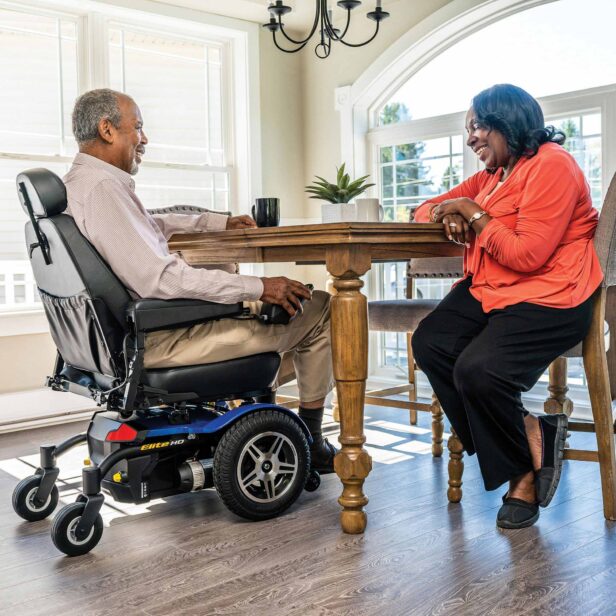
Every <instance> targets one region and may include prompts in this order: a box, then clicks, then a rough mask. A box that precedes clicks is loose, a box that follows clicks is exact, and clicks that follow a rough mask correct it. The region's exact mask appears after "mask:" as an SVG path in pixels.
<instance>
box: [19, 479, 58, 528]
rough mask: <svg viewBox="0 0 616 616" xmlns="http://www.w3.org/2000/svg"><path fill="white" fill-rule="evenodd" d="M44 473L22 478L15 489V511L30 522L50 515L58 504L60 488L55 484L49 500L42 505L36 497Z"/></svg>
mask: <svg viewBox="0 0 616 616" xmlns="http://www.w3.org/2000/svg"><path fill="white" fill-rule="evenodd" d="M42 478H43V477H42V475H31V476H30V477H26V478H25V479H22V480H21V481H20V482H19V483H18V484H17V485H16V486H15V490H13V509H14V510H15V513H16V514H17V515H18V516H20V517H22V518H23V519H24V520H28V522H38V521H39V520H44V519H45V518H46V517H47V516H48V515H50V514H51V513H52V512H53V510H54V509H55V508H56V506H57V505H58V488H57V487H56V486H55V485H54V487H53V488H52V489H51V493H50V494H49V496H48V497H47V501H46V502H44V503H43V504H42V505H38V504H37V503H35V501H34V498H35V497H36V493H37V492H38V489H39V486H40V485H41V479H42Z"/></svg>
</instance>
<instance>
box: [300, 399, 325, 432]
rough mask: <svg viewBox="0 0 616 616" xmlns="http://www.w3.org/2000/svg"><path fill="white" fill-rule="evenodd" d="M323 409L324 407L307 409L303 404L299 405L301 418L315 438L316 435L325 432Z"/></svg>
mask: <svg viewBox="0 0 616 616" xmlns="http://www.w3.org/2000/svg"><path fill="white" fill-rule="evenodd" d="M323 410H324V409H323V407H321V408H318V409H305V408H304V407H303V406H300V407H299V418H300V419H301V420H302V421H303V422H304V423H305V424H306V427H307V428H308V431H309V432H310V434H311V435H312V437H313V438H314V437H315V436H322V434H323V432H322V431H321V424H322V423H323Z"/></svg>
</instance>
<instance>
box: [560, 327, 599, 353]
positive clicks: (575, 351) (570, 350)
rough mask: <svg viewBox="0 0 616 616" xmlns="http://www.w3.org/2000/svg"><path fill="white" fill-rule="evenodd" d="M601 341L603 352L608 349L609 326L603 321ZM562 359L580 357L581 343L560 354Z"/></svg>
mask: <svg viewBox="0 0 616 616" xmlns="http://www.w3.org/2000/svg"><path fill="white" fill-rule="evenodd" d="M603 339H604V340H605V350H606V351H609V348H610V326H609V324H608V322H607V321H603ZM562 357H582V342H578V344H576V345H575V346H574V347H573V348H572V349H569V350H568V351H567V352H566V353H563V354H562Z"/></svg>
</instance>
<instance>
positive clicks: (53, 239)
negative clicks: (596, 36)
mask: <svg viewBox="0 0 616 616" xmlns="http://www.w3.org/2000/svg"><path fill="white" fill-rule="evenodd" d="M73 132H74V134H75V138H76V140H77V143H78V145H79V153H78V154H77V155H76V157H75V160H74V162H73V166H72V167H71V169H70V171H69V172H68V174H67V175H66V176H65V178H64V183H62V181H61V180H60V179H59V178H58V177H57V176H55V175H54V174H53V173H51V172H49V171H47V170H46V169H33V170H29V171H25V172H23V173H21V174H19V175H18V177H17V186H18V193H19V197H20V201H21V204H22V207H23V208H24V210H25V211H26V212H27V214H28V216H29V218H30V222H28V223H27V225H26V242H27V244H28V246H29V256H30V261H31V264H32V268H33V271H34V275H35V279H36V282H37V287H38V289H39V293H40V296H41V301H42V302H43V305H44V308H45V312H46V316H47V319H48V321H49V324H50V331H51V334H52V337H53V339H54V342H55V343H56V346H57V347H58V359H57V362H56V366H55V369H54V375H53V376H52V377H50V378H49V379H48V386H50V387H52V388H53V389H57V390H59V391H73V392H75V393H79V394H82V395H86V396H90V397H92V398H94V399H95V400H96V402H97V404H99V405H101V406H103V405H106V410H104V411H99V412H97V413H96V414H95V415H94V417H93V418H92V421H91V423H90V427H89V428H88V431H87V433H84V434H79V435H76V436H74V437H71V438H69V439H68V440H67V441H65V442H63V443H61V444H59V445H57V446H55V445H44V446H42V447H41V466H40V467H39V468H38V469H37V471H36V473H35V474H34V475H33V476H31V477H27V478H26V479H24V480H22V481H21V482H20V483H19V484H18V485H17V487H16V488H15V491H14V493H13V507H14V509H15V511H16V512H17V513H18V514H19V515H20V516H21V517H22V518H24V519H26V520H29V521H34V520H41V519H44V518H45V517H47V516H48V515H50V514H51V513H52V512H53V510H54V509H55V507H56V505H57V503H58V489H57V487H56V485H55V482H56V479H57V477H58V473H59V470H58V468H57V466H56V459H57V457H58V456H60V455H62V454H63V453H65V452H66V451H67V450H68V449H70V448H71V447H74V446H75V445H77V444H79V443H82V442H84V441H85V442H87V444H88V449H89V453H90V458H91V461H92V464H90V463H89V462H88V464H90V466H88V465H86V467H85V468H84V469H83V493H82V494H80V495H79V496H78V498H77V502H76V503H73V504H72V505H67V506H66V507H64V509H62V510H61V511H60V512H59V513H58V514H57V515H56V516H55V518H54V524H53V527H52V538H53V540H54V543H55V544H56V546H57V547H58V548H59V549H60V550H62V551H63V552H65V553H66V554H68V555H73V556H75V555H79V554H84V553H86V552H88V551H89V550H91V549H92V548H93V547H94V546H95V545H96V544H97V543H98V541H99V540H100V537H101V535H102V527H103V523H102V519H101V516H100V513H99V512H100V509H101V506H102V503H103V496H102V494H101V488H105V489H107V490H108V491H109V492H111V493H112V494H113V496H114V498H116V499H117V500H120V501H124V502H137V503H139V502H147V501H149V500H150V498H154V497H164V496H167V495H171V494H177V493H179V492H187V491H195V490H199V489H202V488H204V487H212V486H215V487H216V489H217V491H218V492H219V494H220V496H221V498H222V499H223V501H224V502H225V504H226V505H227V507H228V508H229V509H230V510H232V511H234V512H235V513H237V514H238V515H240V516H243V517H246V518H249V519H267V518H268V517H272V516H274V515H278V514H279V513H281V512H282V511H284V510H285V509H286V508H287V507H289V506H290V505H291V504H292V503H293V502H294V501H295V500H296V499H297V498H298V496H299V494H300V493H301V491H302V490H303V489H304V487H305V488H306V489H307V490H311V489H316V487H318V481H319V480H318V472H332V471H333V459H334V456H335V454H336V449H335V448H334V447H333V445H331V444H330V443H329V442H328V441H327V439H326V438H324V437H323V435H322V431H321V423H322V419H323V406H324V401H325V397H326V395H327V394H328V393H329V391H331V389H332V387H333V378H332V362H331V350H330V321H329V295H328V294H327V293H323V292H318V291H315V292H314V293H311V289H310V288H309V287H307V286H306V285H303V284H301V283H300V282H297V281H295V280H290V279H288V278H286V277H276V278H267V277H263V278H258V277H255V276H243V275H239V274H236V273H231V272H228V271H224V270H223V269H218V270H212V269H201V268H194V267H191V266H189V265H188V264H186V263H185V262H184V261H183V260H182V259H181V258H180V257H179V256H178V255H175V254H170V252H169V249H168V245H167V239H168V238H169V237H170V236H171V235H173V234H174V233H178V232H191V231H192V232H194V231H208V230H221V229H225V228H231V229H234V228H235V229H237V228H245V227H252V226H254V221H253V220H252V219H251V218H250V217H248V216H238V217H232V216H231V217H229V216H227V215H224V214H217V213H213V212H207V211H201V213H196V214H186V213H178V212H171V213H154V214H150V213H149V212H148V211H147V210H146V209H145V208H144V206H143V204H142V203H141V201H140V200H139V198H138V197H137V195H136V194H135V184H134V181H133V179H132V176H133V175H135V174H136V173H137V171H138V168H139V164H140V162H141V158H142V156H143V155H144V153H145V146H146V145H147V143H148V140H147V137H146V136H145V133H144V131H143V121H142V118H141V113H140V111H139V108H138V107H137V105H136V104H135V102H134V101H133V100H132V99H131V98H130V97H128V96H126V95H124V94H121V93H118V92H114V91H112V90H108V89H102V90H93V91H91V92H87V93H86V94H84V95H82V96H81V97H80V98H79V99H78V100H77V102H76V104H75V109H74V112H73ZM181 209H183V210H186V209H192V210H194V209H198V208H186V207H183V208H181ZM67 214H68V215H67ZM222 250H224V245H222V246H221V251H222ZM272 305H273V306H280V307H282V309H283V310H282V311H279V314H280V313H282V314H283V315H288V317H287V318H286V322H285V319H280V318H279V319H275V320H273V319H270V321H272V320H273V321H274V324H270V323H266V322H265V320H264V319H263V318H260V316H262V315H261V312H262V308H263V306H268V307H269V308H271V307H272ZM281 357H282V362H281ZM281 365H282V367H281ZM291 366H292V367H291ZM290 374H294V375H295V376H296V377H297V380H298V387H299V394H300V409H299V418H300V419H301V420H302V421H298V419H297V416H296V415H295V414H293V413H292V412H291V411H289V410H288V409H285V408H284V407H280V406H277V405H275V397H274V394H273V392H274V390H275V386H276V379H277V380H278V382H284V381H285V380H288V379H289V375H290ZM230 399H241V400H243V403H242V405H241V406H240V407H238V408H235V409H229V406H228V405H227V404H226V402H225V400H230ZM309 471H310V473H309Z"/></svg>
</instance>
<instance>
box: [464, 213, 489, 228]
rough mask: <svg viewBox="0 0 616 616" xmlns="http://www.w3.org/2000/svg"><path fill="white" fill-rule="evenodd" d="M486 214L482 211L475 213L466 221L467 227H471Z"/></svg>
mask: <svg viewBox="0 0 616 616" xmlns="http://www.w3.org/2000/svg"><path fill="white" fill-rule="evenodd" d="M486 213H487V212H484V211H483V210H479V211H478V212H475V213H474V214H473V215H472V216H471V217H470V218H469V219H468V226H469V227H472V226H473V223H474V222H476V221H478V220H479V219H480V218H481V217H482V216H485V215H486Z"/></svg>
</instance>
